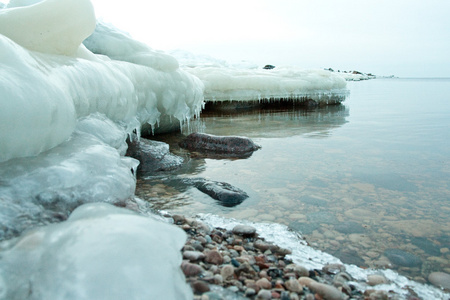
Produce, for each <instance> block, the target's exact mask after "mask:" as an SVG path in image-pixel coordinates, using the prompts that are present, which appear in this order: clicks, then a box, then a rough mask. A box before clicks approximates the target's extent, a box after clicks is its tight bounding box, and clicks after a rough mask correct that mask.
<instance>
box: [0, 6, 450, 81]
mask: <svg viewBox="0 0 450 300" xmlns="http://www.w3.org/2000/svg"><path fill="white" fill-rule="evenodd" d="M0 1H2V2H5V1H4V0H0ZM92 2H93V4H94V7H95V9H96V14H97V16H98V17H101V18H103V19H104V20H105V21H107V22H110V23H113V24H114V25H116V27H118V28H120V29H123V30H125V31H127V32H129V33H130V34H131V35H132V36H133V37H135V38H137V39H139V40H141V41H143V42H145V43H147V44H148V45H149V46H151V47H152V48H154V49H160V50H171V49H183V50H187V51H190V52H193V53H196V54H208V55H211V56H213V57H217V58H219V59H225V60H228V61H240V60H247V61H251V62H255V63H257V64H259V65H265V64H273V65H286V64H290V65H296V66H301V67H305V68H324V67H331V68H333V69H336V70H338V69H340V70H359V71H362V72H372V73H374V74H377V75H391V74H394V75H397V76H401V77H421V76H424V77H450V15H449V14H450V0H227V1H216V0H187V1H186V0H164V1H162V0H159V1H154V0H127V1H123V0H120V1H119V0H92Z"/></svg>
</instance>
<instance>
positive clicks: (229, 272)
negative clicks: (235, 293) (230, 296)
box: [220, 265, 234, 280]
mask: <svg viewBox="0 0 450 300" xmlns="http://www.w3.org/2000/svg"><path fill="white" fill-rule="evenodd" d="M233 274H234V267H233V266H230V265H225V266H224V267H223V268H222V270H221V271H220V275H222V277H223V279H224V280H227V279H228V278H230V277H231V276H233Z"/></svg>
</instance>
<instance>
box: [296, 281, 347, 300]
mask: <svg viewBox="0 0 450 300" xmlns="http://www.w3.org/2000/svg"><path fill="white" fill-rule="evenodd" d="M298 282H299V283H300V284H302V285H305V286H307V287H308V288H309V289H310V290H311V291H313V292H314V293H317V294H319V295H320V296H321V297H322V298H324V299H327V300H342V299H344V294H342V293H341V291H339V290H338V289H337V288H335V287H334V286H331V285H328V284H324V283H320V282H317V281H315V280H313V279H311V278H309V277H300V278H299V279H298Z"/></svg>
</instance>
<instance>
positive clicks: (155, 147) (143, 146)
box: [126, 138, 184, 174]
mask: <svg viewBox="0 0 450 300" xmlns="http://www.w3.org/2000/svg"><path fill="white" fill-rule="evenodd" d="M126 155H127V156H129V157H133V158H135V159H137V160H138V161H139V162H140V164H139V166H138V168H137V171H138V172H139V173H142V174H154V173H157V172H161V171H171V170H175V169H178V168H179V167H181V166H182V164H183V161H184V160H183V158H181V157H179V156H176V155H174V154H172V153H170V151H169V145H168V144H166V143H163V142H157V141H152V140H147V139H144V138H141V139H139V140H138V139H137V138H134V139H133V141H128V150H127V153H126Z"/></svg>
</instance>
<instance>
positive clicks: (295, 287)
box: [284, 278, 303, 293]
mask: <svg viewBox="0 0 450 300" xmlns="http://www.w3.org/2000/svg"><path fill="white" fill-rule="evenodd" d="M284 285H285V286H286V288H287V289H288V290H289V291H291V292H294V293H300V292H302V290H303V286H302V285H301V284H300V283H299V282H298V280H296V279H293V278H291V279H289V280H288V281H286V282H285V283H284Z"/></svg>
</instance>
